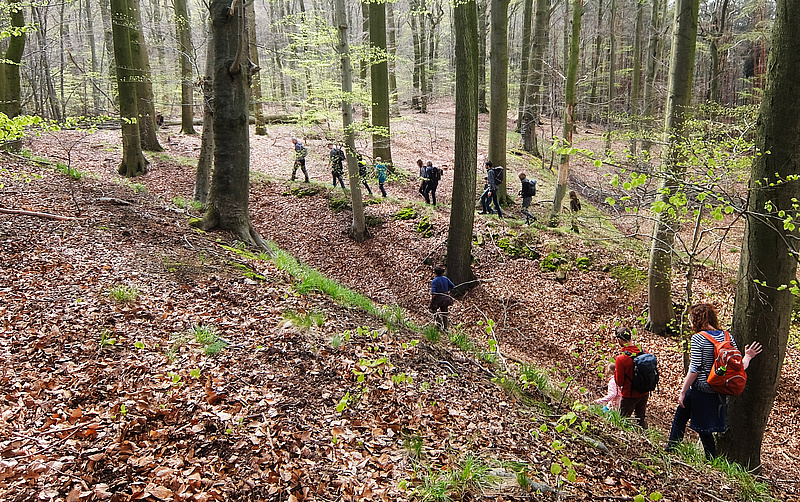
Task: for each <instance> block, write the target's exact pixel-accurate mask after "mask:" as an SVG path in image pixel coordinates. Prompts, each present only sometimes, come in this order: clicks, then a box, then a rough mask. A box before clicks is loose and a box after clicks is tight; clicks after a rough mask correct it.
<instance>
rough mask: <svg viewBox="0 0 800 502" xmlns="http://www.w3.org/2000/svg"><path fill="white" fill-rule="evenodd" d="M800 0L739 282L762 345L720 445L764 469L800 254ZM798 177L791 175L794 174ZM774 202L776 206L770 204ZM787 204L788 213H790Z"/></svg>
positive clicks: (783, 46) (772, 72)
mask: <svg viewBox="0 0 800 502" xmlns="http://www.w3.org/2000/svg"><path fill="white" fill-rule="evenodd" d="M798 56H800V3H798V2H796V1H794V0H778V3H777V17H776V20H775V24H774V25H773V28H772V43H771V46H770V54H769V65H768V68H769V74H768V75H767V88H766V90H765V92H764V100H763V101H762V103H761V111H760V113H759V119H758V126H757V136H756V145H755V146H756V148H757V151H759V152H770V153H769V155H757V156H755V157H754V158H753V164H752V168H751V175H750V190H749V191H750V196H749V197H748V204H747V210H748V213H749V214H748V218H747V221H746V224H745V232H744V238H743V246H742V254H741V261H740V263H739V275H738V279H739V280H738V287H737V289H736V302H735V305H734V309H733V325H732V327H731V331H732V333H733V336H734V337H735V338H736V343H737V345H738V346H739V348H740V350H741V349H743V348H744V347H745V345H747V344H749V343H751V342H753V341H759V342H761V344H762V345H763V346H764V351H763V352H762V353H761V354H759V355H758V356H757V357H755V358H754V359H753V360H752V361H751V363H750V367H749V368H748V370H747V375H748V378H747V386H746V387H745V389H744V393H743V394H742V395H740V396H737V397H731V398H728V430H727V431H726V433H725V434H724V435H722V437H721V439H720V450H721V452H722V453H723V454H725V455H726V456H727V457H728V459H730V460H733V461H734V462H738V463H739V464H741V465H742V466H744V467H745V468H747V469H755V470H757V471H759V470H760V467H761V445H762V442H763V438H764V429H765V427H766V425H767V421H768V419H769V415H770V411H771V410H772V404H773V401H774V400H775V395H776V394H777V390H778V384H779V383H780V374H781V368H782V366H783V360H784V356H785V355H786V345H787V343H788V338H789V326H790V324H791V314H792V302H793V296H794V295H793V294H792V292H791V288H786V286H788V285H791V284H792V283H793V282H792V281H794V280H795V279H796V273H797V260H798V245H797V243H798V237H800V235H798V231H797V229H796V227H788V228H787V226H786V225H785V224H784V221H786V220H787V219H791V221H793V222H795V223H796V222H797V219H796V218H797V217H798V211H797V205H796V202H795V201H796V199H795V197H797V193H798V190H800V187H799V186H798V184H799V183H800V182H798V181H797V176H798V175H800V158H798V155H797V145H798V144H800V101H798V99H797V96H798V94H800V64H798ZM789 180H792V181H789ZM767 203H770V206H771V211H766V214H765V209H764V208H765V206H766V205H767ZM784 211H785V213H784Z"/></svg>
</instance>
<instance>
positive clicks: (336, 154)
mask: <svg viewBox="0 0 800 502" xmlns="http://www.w3.org/2000/svg"><path fill="white" fill-rule="evenodd" d="M346 158H347V157H345V155H344V151H342V149H341V148H336V149H334V150H333V160H334V161H339V162H343V161H344V159H346Z"/></svg>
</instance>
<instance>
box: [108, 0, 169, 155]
mask: <svg viewBox="0 0 800 502" xmlns="http://www.w3.org/2000/svg"><path fill="white" fill-rule="evenodd" d="M127 5H128V10H129V11H130V17H129V18H130V19H131V21H132V22H133V23H134V24H133V25H132V26H131V27H130V28H129V29H128V33H129V35H130V37H131V44H130V45H131V58H132V61H133V69H134V71H135V72H136V73H135V78H136V99H137V101H138V103H137V107H138V111H139V118H138V124H139V135H140V140H141V142H142V148H143V149H144V150H149V151H151V152H160V151H163V150H164V149H163V148H161V145H160V144H159V143H158V136H157V135H156V108H155V98H154V97H153V81H152V79H151V76H150V58H149V57H148V56H147V44H145V43H144V35H143V34H142V13H141V11H140V9H139V0H127ZM118 60H119V58H118ZM117 69H118V70H119V68H117Z"/></svg>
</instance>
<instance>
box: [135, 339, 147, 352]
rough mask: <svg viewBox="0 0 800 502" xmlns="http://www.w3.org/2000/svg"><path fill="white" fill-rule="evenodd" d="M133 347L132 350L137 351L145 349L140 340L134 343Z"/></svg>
mask: <svg viewBox="0 0 800 502" xmlns="http://www.w3.org/2000/svg"><path fill="white" fill-rule="evenodd" d="M133 346H134V348H137V349H139V350H142V349H144V348H145V345H144V342H143V341H141V340H139V341H137V342H136V343H134V344H133Z"/></svg>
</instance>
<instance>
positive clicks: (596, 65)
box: [586, 0, 603, 122]
mask: <svg viewBox="0 0 800 502" xmlns="http://www.w3.org/2000/svg"><path fill="white" fill-rule="evenodd" d="M602 24H603V0H598V3H597V25H596V28H595V29H596V32H595V36H594V55H593V56H592V87H591V91H590V92H589V104H590V106H589V114H588V116H587V117H586V121H587V122H593V121H594V114H595V112H596V111H597V105H598V103H597V87H598V80H599V72H600V65H601V62H600V47H601V46H602V41H603V37H602V36H601V35H600V28H601V27H602Z"/></svg>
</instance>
